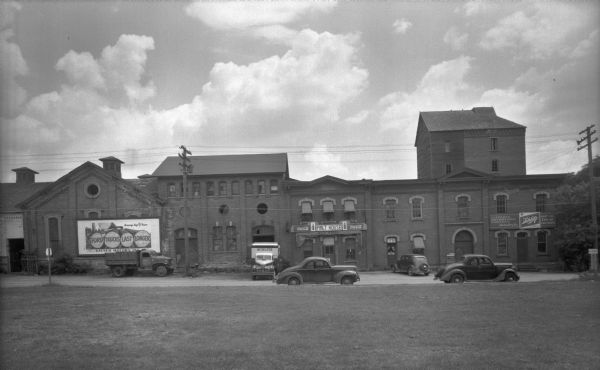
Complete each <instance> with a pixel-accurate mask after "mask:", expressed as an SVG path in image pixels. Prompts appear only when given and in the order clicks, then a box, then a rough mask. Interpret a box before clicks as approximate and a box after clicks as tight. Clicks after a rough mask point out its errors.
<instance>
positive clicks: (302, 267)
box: [275, 257, 360, 285]
mask: <svg viewBox="0 0 600 370" xmlns="http://www.w3.org/2000/svg"><path fill="white" fill-rule="evenodd" d="M359 280H360V276H359V275H358V272H357V271H356V266H354V265H332V264H330V263H329V261H328V260H327V259H326V258H323V257H308V258H305V259H304V260H303V261H302V262H300V263H299V264H297V265H295V266H291V267H288V268H286V269H285V270H283V271H282V272H280V273H279V274H278V275H277V276H276V277H275V282H276V283H277V284H288V285H298V284H304V283H331V282H333V283H338V284H343V285H350V284H354V283H355V282H357V281H359Z"/></svg>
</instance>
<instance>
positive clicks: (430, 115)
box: [419, 107, 525, 132]
mask: <svg viewBox="0 0 600 370" xmlns="http://www.w3.org/2000/svg"><path fill="white" fill-rule="evenodd" d="M421 119H422V122H423V124H424V125H425V127H426V129H427V131H429V132H434V131H462V130H489V129H503V128H525V126H523V125H520V124H518V123H515V122H513V121H509V120H507V119H505V118H502V117H498V116H497V115H496V111H495V110H494V108H492V107H475V108H473V109H471V110H457V111H452V110H451V111H434V112H421V113H420V119H419V121H421Z"/></svg>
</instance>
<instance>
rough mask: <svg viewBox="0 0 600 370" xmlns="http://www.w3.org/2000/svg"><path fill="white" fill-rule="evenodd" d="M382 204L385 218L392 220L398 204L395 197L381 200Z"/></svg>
mask: <svg viewBox="0 0 600 370" xmlns="http://www.w3.org/2000/svg"><path fill="white" fill-rule="evenodd" d="M383 205H384V206H385V218H386V219H388V220H393V219H395V218H396V208H397V206H398V199H397V198H385V199H384V200H383Z"/></svg>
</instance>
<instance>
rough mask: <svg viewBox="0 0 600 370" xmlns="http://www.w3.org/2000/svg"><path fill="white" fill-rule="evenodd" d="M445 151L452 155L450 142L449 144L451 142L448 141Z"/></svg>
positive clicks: (445, 144)
mask: <svg viewBox="0 0 600 370" xmlns="http://www.w3.org/2000/svg"><path fill="white" fill-rule="evenodd" d="M444 151H445V152H446V153H450V142H449V141H446V142H445V143H444Z"/></svg>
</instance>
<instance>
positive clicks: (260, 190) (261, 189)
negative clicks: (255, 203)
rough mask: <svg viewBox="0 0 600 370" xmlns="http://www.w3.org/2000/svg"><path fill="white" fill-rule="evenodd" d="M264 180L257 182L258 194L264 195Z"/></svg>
mask: <svg viewBox="0 0 600 370" xmlns="http://www.w3.org/2000/svg"><path fill="white" fill-rule="evenodd" d="M265 192H266V189H265V180H258V194H261V195H262V194H265Z"/></svg>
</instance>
